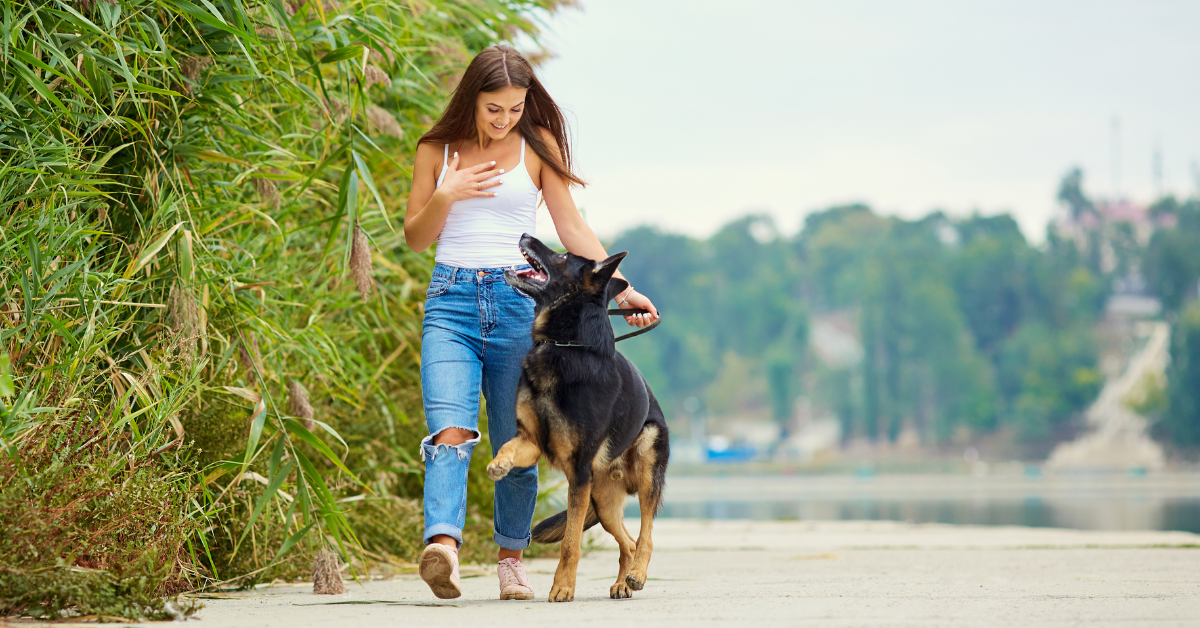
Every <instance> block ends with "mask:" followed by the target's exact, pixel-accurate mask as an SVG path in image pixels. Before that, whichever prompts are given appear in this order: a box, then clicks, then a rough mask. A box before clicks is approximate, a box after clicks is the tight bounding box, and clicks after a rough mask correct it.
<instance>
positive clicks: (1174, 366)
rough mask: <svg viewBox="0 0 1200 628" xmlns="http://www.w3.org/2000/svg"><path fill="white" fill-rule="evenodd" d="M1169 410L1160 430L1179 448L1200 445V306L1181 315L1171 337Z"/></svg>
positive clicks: (1191, 307) (1168, 385)
mask: <svg viewBox="0 0 1200 628" xmlns="http://www.w3.org/2000/svg"><path fill="white" fill-rule="evenodd" d="M1167 403H1168V406H1167V411H1166V413H1165V415H1164V416H1163V418H1162V420H1161V421H1160V422H1159V424H1158V425H1157V426H1156V428H1157V431H1158V432H1159V433H1161V434H1162V435H1164V436H1166V437H1167V438H1169V439H1170V441H1171V442H1172V443H1174V444H1175V445H1177V446H1179V447H1184V448H1195V447H1197V446H1200V303H1197V302H1193V303H1191V304H1190V305H1188V307H1187V308H1186V309H1185V310H1184V311H1183V312H1182V313H1181V315H1180V316H1179V320H1178V321H1177V322H1176V323H1175V325H1174V328H1173V330H1172V334H1171V365H1170V367H1169V368H1168V369H1167Z"/></svg>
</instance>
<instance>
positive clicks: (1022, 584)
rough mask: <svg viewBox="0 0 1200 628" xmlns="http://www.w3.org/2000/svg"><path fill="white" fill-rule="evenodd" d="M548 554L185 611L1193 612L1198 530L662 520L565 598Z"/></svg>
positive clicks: (487, 621) (287, 616) (334, 615)
mask: <svg viewBox="0 0 1200 628" xmlns="http://www.w3.org/2000/svg"><path fill="white" fill-rule="evenodd" d="M628 524H631V525H629V527H630V529H631V530H636V523H635V522H633V521H630V522H628ZM606 540H608V539H607V538H606V537H601V542H602V543H603V542H604V541H606ZM608 545H609V546H610V547H611V543H608ZM555 564H556V561H555V560H551V559H539V560H532V561H529V562H528V563H527V569H528V571H529V572H530V578H531V580H532V583H533V586H534V590H535V591H536V593H537V599H536V600H533V601H529V602H517V601H507V602H501V601H499V600H498V599H496V598H497V593H498V585H497V582H496V578H495V572H494V569H492V570H490V571H487V572H483V571H481V570H476V573H474V574H471V573H470V571H468V572H467V574H468V575H469V576H470V577H465V578H464V580H463V588H464V591H465V594H464V596H463V597H462V598H459V599H457V600H438V599H436V598H434V597H433V595H432V594H430V592H429V590H428V588H427V587H426V586H425V584H424V583H423V582H421V581H420V579H418V578H417V577H415V576H402V577H399V578H394V579H390V580H374V581H368V582H365V583H363V584H362V585H360V584H355V583H352V582H351V583H347V590H348V593H347V594H345V595H343V596H316V595H312V594H311V585H286V586H273V587H268V588H263V589H260V590H257V591H254V592H250V593H234V594H231V597H228V598H221V599H205V600H203V601H204V603H205V604H206V608H205V609H204V610H202V611H200V613H199V614H198V617H199V618H200V619H201V620H202V621H203V622H204V625H207V626H211V627H214V628H215V627H218V626H219V627H222V628H226V627H228V628H234V627H243V626H244V627H247V628H249V627H273V626H279V627H287V628H300V627H306V626H314V627H316V626H320V627H329V628H334V627H343V626H345V627H354V628H365V627H367V626H402V625H404V626H408V625H413V626H437V625H458V626H488V627H489V628H491V627H498V626H521V627H534V626H556V627H565V626H575V625H598V626H602V625H617V624H625V625H628V624H630V623H636V625H637V626H638V627H639V628H649V627H652V626H684V625H695V624H704V625H719V626H725V625H728V626H741V625H754V626H756V627H758V626H797V625H820V626H901V625H914V626H916V625H919V626H943V625H944V626H949V625H956V626H957V625H963V624H966V625H971V626H1077V625H1085V624H1086V625H1089V626H1091V625H1113V626H1116V625H1120V626H1131V625H1132V626H1136V625H1151V624H1153V625H1154V626H1196V625H1200V535H1195V534H1188V533H1182V532H1107V531H1105V532H1101V531H1080V530H1063V529H1054V528H1018V527H973V526H949V525H913V524H905V523H895V522H780V521H753V522H751V521H711V522H710V521H690V520H672V519H663V520H659V521H658V524H657V525H656V528H655V553H654V558H653V560H652V561H651V563H650V580H649V581H648V582H647V584H646V588H645V589H644V590H642V591H640V592H637V593H635V594H634V597H633V598H632V599H628V600H610V599H608V587H609V585H610V584H612V582H613V581H614V580H615V578H616V569H617V556H616V552H615V551H612V550H611V549H601V550H598V551H594V552H592V553H591V554H589V555H588V556H586V557H585V558H584V559H583V560H582V561H581V563H580V570H579V579H578V585H577V588H576V598H575V601H574V602H572V603H566V604H550V603H547V602H546V601H545V598H546V595H547V594H548V593H549V590H550V584H551V581H552V580H553V574H554V567H555Z"/></svg>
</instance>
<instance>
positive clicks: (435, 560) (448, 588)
mask: <svg viewBox="0 0 1200 628" xmlns="http://www.w3.org/2000/svg"><path fill="white" fill-rule="evenodd" d="M420 571H421V579H422V580H424V581H425V584H428V585H429V588H430V589H433V594H434V595H436V596H438V597H440V598H442V599H443V600H450V599H454V598H456V597H458V596H460V595H462V589H461V588H459V586H458V550H456V549H453V548H451V547H448V546H446V545H442V544H441V543H430V544H429V545H426V546H425V549H424V550H422V551H421V566H420Z"/></svg>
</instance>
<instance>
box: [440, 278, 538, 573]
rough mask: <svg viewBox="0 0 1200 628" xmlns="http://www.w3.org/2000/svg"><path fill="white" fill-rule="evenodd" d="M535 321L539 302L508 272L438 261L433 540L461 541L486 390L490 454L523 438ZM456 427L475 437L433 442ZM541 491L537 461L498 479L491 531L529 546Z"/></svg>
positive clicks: (502, 540) (514, 546) (504, 541)
mask: <svg viewBox="0 0 1200 628" xmlns="http://www.w3.org/2000/svg"><path fill="white" fill-rule="evenodd" d="M517 268H528V266H524V265H522V266H518V267H517ZM532 327H533V299H531V298H530V297H527V296H525V295H524V294H522V293H521V292H519V291H517V290H516V289H515V288H512V287H511V286H509V285H508V284H506V283H504V269H502V268H490V269H489V268H485V269H478V268H455V267H452V266H446V265H444V264H438V265H437V266H436V267H434V270H433V280H432V281H430V283H429V292H428V293H426V295H425V320H424V323H423V329H422V331H421V393H422V396H423V398H424V404H425V423H426V425H427V426H428V427H429V436H427V437H425V439H424V440H422V441H421V459H422V460H424V461H425V534H424V539H425V542H426V543H429V539H430V538H432V537H433V536H434V535H437V534H446V535H449V536H451V537H454V539H455V540H457V541H458V544H459V546H461V545H462V541H463V538H462V529H463V525H464V524H465V523H466V514H467V470H468V468H469V467H470V464H471V452H472V450H474V448H475V445H477V444H478V443H479V430H478V427H479V425H478V422H479V393H480V391H481V390H482V392H483V396H484V398H485V399H486V400H487V419H488V436H489V438H490V440H491V442H492V455H493V456H494V455H495V454H496V451H498V450H499V449H500V447H501V446H502V445H504V443H506V442H508V441H509V440H510V439H512V438H513V437H515V436H516V435H517V417H516V402H517V383H518V382H519V381H520V378H521V360H522V359H523V358H524V357H525V354H526V353H527V352H528V351H529V348H530V347H531V346H532V341H531V339H530V330H531V329H532ZM451 427H457V428H462V429H466V430H470V431H471V432H473V433H474V438H472V439H470V440H468V441H466V442H464V443H462V444H461V445H445V444H441V445H434V444H433V437H434V435H436V434H437V433H438V432H441V431H443V430H445V429H447V428H451ZM537 488H538V474H537V467H536V466H533V467H525V468H514V469H513V470H512V471H511V472H510V473H509V474H508V476H507V477H505V478H504V479H503V480H501V481H499V482H497V483H496V497H495V503H494V505H493V520H494V522H495V530H494V532H495V534H494V535H493V538H494V539H495V540H496V543H499V544H500V547H503V548H505V549H511V550H521V549H525V548H526V547H528V546H529V542H530V540H531V538H532V537H531V534H530V527H531V525H532V524H533V508H534V505H535V503H536V502H537Z"/></svg>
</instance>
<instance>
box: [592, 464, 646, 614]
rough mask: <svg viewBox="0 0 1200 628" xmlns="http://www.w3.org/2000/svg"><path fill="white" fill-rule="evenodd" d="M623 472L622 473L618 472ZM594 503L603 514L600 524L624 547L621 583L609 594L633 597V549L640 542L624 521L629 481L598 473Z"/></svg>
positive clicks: (617, 597) (619, 580) (613, 586)
mask: <svg viewBox="0 0 1200 628" xmlns="http://www.w3.org/2000/svg"><path fill="white" fill-rule="evenodd" d="M617 473H619V472H617ZM592 504H593V505H594V506H595V507H596V514H597V515H598V516H599V517H600V525H602V526H604V529H605V530H607V531H608V533H609V534H611V535H612V536H613V539H615V540H616V541H617V548H618V549H620V554H621V558H620V568H619V569H618V571H617V582H616V584H614V585H612V586H611V587H609V589H608V597H611V598H613V599H614V600H615V599H620V598H625V597H630V596H632V595H633V591H632V590H631V589H630V588H629V585H628V584H627V583H626V582H625V576H627V575H629V568H630V566H631V565H632V564H633V552H634V548H635V547H636V545H635V544H634V541H633V536H631V535H630V534H629V530H626V529H625V523H624V521H623V517H624V510H625V483H624V482H622V481H620V478H617V479H616V481H613V480H610V479H606V478H602V477H601V476H596V479H595V481H594V485H593V487H592Z"/></svg>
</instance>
